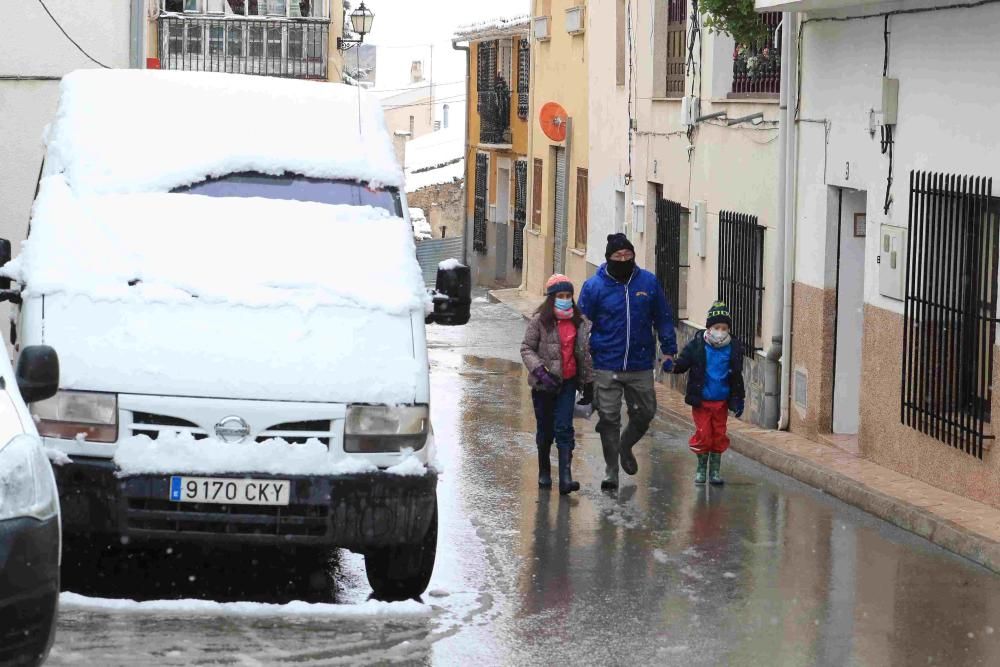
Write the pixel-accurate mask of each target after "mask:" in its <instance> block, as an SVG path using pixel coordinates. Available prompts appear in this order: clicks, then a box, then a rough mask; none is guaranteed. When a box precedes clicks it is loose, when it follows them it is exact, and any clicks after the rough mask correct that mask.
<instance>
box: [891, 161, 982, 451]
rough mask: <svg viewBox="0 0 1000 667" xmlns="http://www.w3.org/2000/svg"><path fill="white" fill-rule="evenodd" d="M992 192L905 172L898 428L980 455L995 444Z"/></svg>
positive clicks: (962, 179)
mask: <svg viewBox="0 0 1000 667" xmlns="http://www.w3.org/2000/svg"><path fill="white" fill-rule="evenodd" d="M992 195H993V180H992V179H989V178H972V177H968V176H955V175H944V174H932V173H925V172H911V173H910V216H909V240H908V243H907V258H908V259H907V266H906V301H905V305H904V309H903V322H904V324H903V379H902V401H901V402H902V406H901V412H902V422H903V423H904V424H905V425H907V426H909V427H911V428H913V429H916V430H918V431H920V432H921V433H924V434H926V435H928V436H930V437H932V438H935V439H936V440H940V441H941V442H944V443H945V444H948V445H950V446H952V447H955V448H957V449H960V450H962V451H963V452H965V453H967V454H971V455H973V456H976V457H978V458H982V457H983V444H984V441H985V440H992V439H993V435H992V433H990V432H988V431H989V430H990V429H989V427H988V426H987V424H988V423H989V422H990V406H991V403H992V397H993V394H992V389H991V386H992V384H993V346H994V343H995V340H996V322H997V320H996V312H997V250H998V246H1000V200H998V199H995V198H994V197H993V196H992ZM882 250H883V251H884V250H885V248H883V249H882Z"/></svg>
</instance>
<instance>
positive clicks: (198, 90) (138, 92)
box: [45, 69, 403, 193]
mask: <svg viewBox="0 0 1000 667" xmlns="http://www.w3.org/2000/svg"><path fill="white" fill-rule="evenodd" d="M359 115H360V126H361V131H360V133H359V131H358V126H359ZM46 144H47V147H48V153H47V155H46V163H45V169H46V172H45V173H46V174H56V173H60V172H63V173H65V177H66V180H67V182H68V183H69V185H70V187H71V188H72V189H73V190H74V191H75V192H77V193H111V192H158V191H159V192H167V191H169V190H171V189H173V188H175V187H178V186H182V185H189V184H191V183H196V182H198V181H201V180H204V179H206V178H209V177H213V176H223V175H225V174H230V173H234V172H243V171H258V172H263V173H269V174H280V173H282V172H294V173H299V174H303V175H305V176H312V177H316V178H343V179H352V180H356V181H360V182H365V183H371V184H373V185H375V186H391V187H402V185H403V174H402V170H401V169H400V167H399V164H398V163H397V161H396V157H395V153H394V151H393V148H392V141H391V139H390V138H389V134H388V131H387V130H386V126H385V119H384V117H383V114H382V109H381V106H380V104H379V102H378V100H377V99H375V98H374V97H372V96H371V95H370V94H368V93H366V92H363V91H360V92H359V89H358V88H357V87H355V86H346V85H343V84H336V83H326V82H312V81H294V80H289V79H281V78H277V77H267V76H249V75H239V74H221V73H212V72H172V71H157V70H98V69H90V70H79V71H76V72H72V73H70V74H67V75H66V76H65V77H63V80H62V83H61V85H60V97H59V106H58V109H57V112H56V116H55V119H54V120H53V122H52V124H51V125H50V126H49V128H48V130H47V131H46Z"/></svg>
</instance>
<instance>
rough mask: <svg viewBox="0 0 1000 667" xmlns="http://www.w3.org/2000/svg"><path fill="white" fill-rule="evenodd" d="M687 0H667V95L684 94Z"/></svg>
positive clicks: (680, 95) (679, 95)
mask: <svg viewBox="0 0 1000 667" xmlns="http://www.w3.org/2000/svg"><path fill="white" fill-rule="evenodd" d="M687 3H688V0H668V7H667V67H666V74H667V85H666V96H667V97H683V96H684V74H685V69H686V64H687V63H686V54H685V51H686V46H687Z"/></svg>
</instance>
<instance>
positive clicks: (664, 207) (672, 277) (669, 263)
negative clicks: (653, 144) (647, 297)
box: [656, 198, 688, 322]
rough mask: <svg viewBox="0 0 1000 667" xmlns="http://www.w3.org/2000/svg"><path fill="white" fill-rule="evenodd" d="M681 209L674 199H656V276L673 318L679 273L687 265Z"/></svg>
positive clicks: (676, 313) (678, 301)
mask: <svg viewBox="0 0 1000 667" xmlns="http://www.w3.org/2000/svg"><path fill="white" fill-rule="evenodd" d="M685 213H686V209H685V208H684V207H683V206H681V205H680V204H678V203H677V202H675V201H670V200H669V199H662V198H658V199H657V200H656V278H657V280H659V282H660V287H661V288H663V293H664V294H666V295H667V303H669V304H670V310H671V314H672V315H673V317H674V322H677V321H678V319H679V314H680V304H681V274H682V273H685V274H686V270H687V268H688V266H687V261H686V260H687V253H686V252H684V253H682V250H683V249H682V247H681V218H682V217H683V215H684V214H685ZM685 245H686V244H685ZM682 260H683V263H682ZM685 277H686V275H685Z"/></svg>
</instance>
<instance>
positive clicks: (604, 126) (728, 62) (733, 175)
mask: <svg viewBox="0 0 1000 667" xmlns="http://www.w3.org/2000/svg"><path fill="white" fill-rule="evenodd" d="M588 13H589V15H590V18H589V20H588V26H589V28H588V51H589V53H588V56H589V58H588V60H589V63H590V64H589V70H590V94H589V99H590V103H589V115H590V118H589V137H590V150H591V155H600V156H601V159H600V160H595V159H592V160H591V165H590V170H589V185H590V191H589V200H590V201H589V205H588V208H589V211H588V218H589V225H588V226H589V229H588V239H589V243H588V245H587V250H586V260H587V262H588V263H589V264H590V269H589V270H593V268H594V267H596V266H599V265H600V264H602V263H603V262H604V247H605V241H606V237H607V235H608V234H610V233H612V232H624V233H625V234H626V235H627V236H628V237H629V238H630V239H631V240H632V242H633V244H634V245H635V247H636V254H637V261H638V263H639V265H640V266H642V267H644V268H646V269H649V270H650V271H654V272H655V273H656V275H657V277H658V278H659V280H660V283H661V285H662V286H663V288H664V290H665V292H666V294H667V297H668V300H669V301H670V303H671V305H672V307H673V308H674V310H675V315H676V321H677V322H678V333H679V340H680V342H684V341H685V340H687V339H688V338H690V336H691V335H693V333H694V332H695V331H697V330H698V329H699V328H701V327H703V326H704V322H705V319H704V318H705V314H706V312H707V311H708V307H709V306H710V305H711V303H712V302H713V301H715V300H716V299H722V300H725V301H727V302H728V303H729V305H730V307H731V308H732V310H733V314H734V321H735V322H734V324H735V326H734V335H735V336H736V337H738V338H740V339H741V341H742V342H743V343H744V347H745V348H746V349H747V357H746V360H745V363H744V373H745V376H746V380H747V390H748V396H747V399H748V400H747V411H746V414H745V416H744V419H745V420H748V421H751V422H753V423H756V424H758V425H763V426H769V427H774V426H776V425H777V422H778V411H779V400H778V399H779V397H778V391H777V386H776V383H777V380H778V368H779V366H778V358H779V357H780V349H776V344H775V343H774V342H773V339H774V338H775V337H776V336H780V335H781V319H780V317H781V311H780V302H779V301H778V300H777V299H778V296H779V295H780V293H781V291H782V286H781V282H780V281H779V278H780V276H779V275H778V274H777V272H776V271H775V267H776V261H775V260H776V257H778V255H777V247H778V242H777V241H778V237H777V232H778V202H779V188H778V165H779V150H778V138H779V129H778V127H779V121H778V117H779V91H780V85H779V83H780V59H779V58H778V54H779V53H780V45H779V46H778V48H775V47H774V45H772V44H755V45H736V44H735V43H734V40H733V38H732V37H729V36H728V35H725V34H720V33H709V32H708V31H707V29H705V28H704V27H702V25H701V17H700V16H699V15H698V14H697V13H696V12H694V11H693V8H692V4H691V3H690V2H689V1H688V0H669V1H664V2H656V3H633V2H628V1H627V0H590V2H589V3H588ZM761 21H762V22H765V23H766V24H767V25H768V27H769V31H770V32H771V33H773V32H774V30H773V29H772V28H774V27H776V26H777V24H778V23H779V22H780V14H767V15H764V16H762V18H761ZM775 39H776V40H778V41H780V39H781V34H780V31H778V33H777V36H776V37H775ZM612 55H613V57H612ZM682 382H683V380H680V381H679V384H680V383H682ZM678 388H680V387H678Z"/></svg>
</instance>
